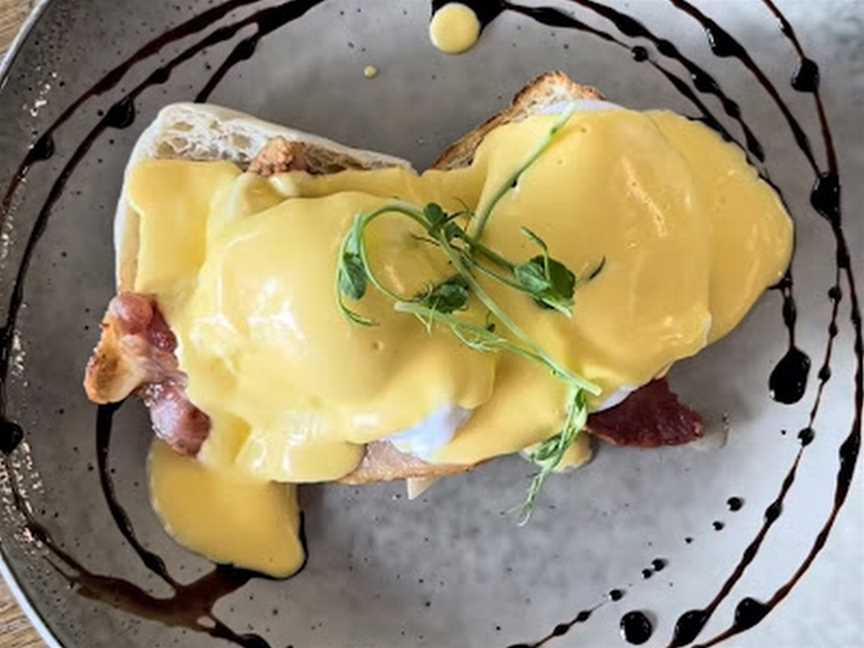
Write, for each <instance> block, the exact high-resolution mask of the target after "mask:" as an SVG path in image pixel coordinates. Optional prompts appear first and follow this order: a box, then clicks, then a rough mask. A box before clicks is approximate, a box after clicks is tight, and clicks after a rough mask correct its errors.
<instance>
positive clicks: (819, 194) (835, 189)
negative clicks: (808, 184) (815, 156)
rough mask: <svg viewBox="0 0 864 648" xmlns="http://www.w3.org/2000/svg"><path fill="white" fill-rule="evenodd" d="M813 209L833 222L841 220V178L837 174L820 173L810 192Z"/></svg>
mask: <svg viewBox="0 0 864 648" xmlns="http://www.w3.org/2000/svg"><path fill="white" fill-rule="evenodd" d="M810 204H811V205H813V209H815V210H816V211H817V212H819V213H820V214H821V215H822V216H824V217H825V218H827V219H828V220H829V221H831V222H839V219H840V178H838V177H837V174H836V173H820V174H819V177H818V178H817V180H816V182H815V183H814V184H813V189H812V191H811V192H810Z"/></svg>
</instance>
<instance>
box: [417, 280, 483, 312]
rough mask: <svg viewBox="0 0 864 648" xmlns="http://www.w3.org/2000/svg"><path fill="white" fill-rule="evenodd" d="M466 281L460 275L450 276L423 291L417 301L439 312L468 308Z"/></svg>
mask: <svg viewBox="0 0 864 648" xmlns="http://www.w3.org/2000/svg"><path fill="white" fill-rule="evenodd" d="M469 294H470V293H469V287H468V282H467V281H465V278H464V277H462V276H461V275H455V276H453V277H450V278H449V279H447V280H446V281H442V282H441V283H439V284H438V285H437V286H434V287H433V288H431V289H430V290H428V291H427V292H426V293H424V294H423V295H422V296H421V297H420V298H419V299H418V300H417V301H418V303H420V304H423V305H424V306H427V307H429V308H431V309H433V310H436V311H438V312H440V313H452V312H453V311H463V310H466V309H467V308H468V297H469Z"/></svg>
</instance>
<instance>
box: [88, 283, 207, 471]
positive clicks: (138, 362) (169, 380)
mask: <svg viewBox="0 0 864 648" xmlns="http://www.w3.org/2000/svg"><path fill="white" fill-rule="evenodd" d="M176 349H177V338H176V337H175V336H174V333H172V332H171V329H170V328H169V327H168V323H167V322H166V321H165V318H164V317H162V313H161V312H160V311H159V307H158V306H157V304H156V300H155V299H154V298H153V297H152V296H150V295H140V294H137V293H130V292H126V293H120V294H119V295H117V296H116V297H115V298H114V299H112V300H111V303H110V304H109V305H108V310H107V312H106V313H105V319H104V320H103V321H102V337H101V339H100V340H99V345H98V346H97V347H96V350H95V351H94V352H93V355H92V356H91V357H90V361H89V362H88V363H87V370H86V372H85V376H84V389H85V390H86V391H87V396H88V397H89V398H90V400H91V401H93V402H94V403H116V402H118V401H121V400H123V399H124V398H127V397H128V396H130V395H131V394H133V393H137V394H138V395H139V396H141V397H142V398H143V399H144V402H145V403H146V405H147V407H148V408H149V410H150V420H151V422H152V423H153V429H154V431H155V432H156V435H157V436H158V437H159V438H160V439H163V440H164V441H166V442H167V443H168V444H169V445H170V446H171V447H172V448H174V449H175V450H176V451H177V452H179V453H181V454H184V455H195V454H197V453H198V450H200V448H201V445H202V444H203V443H204V441H205V440H206V439H207V435H208V434H209V432H210V418H209V417H208V416H207V415H206V414H205V413H204V412H202V411H201V410H199V409H198V408H197V407H195V406H194V405H193V404H192V403H191V402H190V401H189V398H188V397H187V396H186V374H184V373H183V372H182V371H180V369H179V368H178V366H177V357H176V356H175V355H174V351H175V350H176Z"/></svg>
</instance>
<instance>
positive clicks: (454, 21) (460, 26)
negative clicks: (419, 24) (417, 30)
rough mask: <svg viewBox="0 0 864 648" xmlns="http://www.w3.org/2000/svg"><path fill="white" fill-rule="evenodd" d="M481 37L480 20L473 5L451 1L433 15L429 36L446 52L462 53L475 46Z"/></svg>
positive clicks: (434, 43) (435, 44) (433, 42)
mask: <svg viewBox="0 0 864 648" xmlns="http://www.w3.org/2000/svg"><path fill="white" fill-rule="evenodd" d="M479 37H480V21H479V20H478V18H477V14H476V13H474V10H473V9H471V7H469V6H467V5H464V4H462V3H461V2H449V3H447V4H446V5H444V6H443V7H441V8H440V9H439V10H438V11H436V12H435V15H434V16H432V21H431V22H430V23H429V38H430V39H431V40H432V44H433V45H434V46H435V47H437V48H438V49H439V50H440V51H442V52H444V53H445V54H461V53H462V52H467V51H468V50H469V49H471V48H472V47H474V44H475V43H476V42H477V39H478V38H479Z"/></svg>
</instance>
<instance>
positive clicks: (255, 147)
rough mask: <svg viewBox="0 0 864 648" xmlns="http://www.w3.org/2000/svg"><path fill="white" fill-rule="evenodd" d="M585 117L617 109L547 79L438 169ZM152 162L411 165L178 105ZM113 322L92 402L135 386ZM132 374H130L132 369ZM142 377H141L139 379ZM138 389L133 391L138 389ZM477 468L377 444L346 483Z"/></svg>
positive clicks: (166, 113)
mask: <svg viewBox="0 0 864 648" xmlns="http://www.w3.org/2000/svg"><path fill="white" fill-rule="evenodd" d="M574 103H575V104H577V105H578V109H579V110H586V111H588V110H597V109H609V108H613V107H614V105H613V104H609V103H606V102H605V101H603V97H602V95H601V94H600V92H599V91H597V90H596V89H594V88H592V87H589V86H584V85H580V84H578V83H576V82H574V81H573V80H572V79H570V77H568V76H567V75H566V74H564V73H563V72H549V73H546V74H543V75H541V76H539V77H537V78H536V79H534V80H533V81H532V82H531V83H529V84H528V85H527V86H525V87H524V88H523V89H522V90H521V91H520V92H519V93H518V94H517V95H516V96H515V97H514V99H513V103H512V104H511V105H510V106H509V107H508V108H506V109H504V110H502V111H501V112H499V113H498V114H496V115H495V116H493V117H491V118H490V119H488V120H487V121H486V122H484V123H483V124H482V125H480V126H478V127H477V128H475V129H474V130H472V131H471V132H469V133H468V134H466V135H465V136H464V137H462V138H461V139H460V140H459V141H457V142H455V143H454V144H452V145H451V146H450V147H448V148H447V149H446V150H445V151H444V153H443V154H442V155H441V157H439V158H438V160H437V161H436V162H435V164H434V165H433V168H437V169H454V168H459V167H464V166H467V165H469V164H470V163H471V161H472V160H473V158H474V153H475V151H476V150H477V147H478V146H479V145H480V143H481V142H482V141H483V138H484V137H485V136H486V135H487V134H488V133H489V132H490V131H491V130H493V129H494V128H496V127H498V126H500V125H503V124H507V123H510V122H515V121H520V120H522V119H525V118H527V117H530V116H532V115H537V114H558V113H561V112H563V111H565V110H567V109H568V108H569V107H570V106H572V105H573V104H574ZM147 159H187V160H205V161H206V160H231V161H233V162H235V163H236V164H238V165H239V166H240V167H241V168H243V169H246V170H249V171H250V172H254V173H260V174H262V175H271V174H273V173H277V172H280V171H285V170H289V169H291V168H294V169H303V170H306V171H309V172H311V173H334V172H337V171H340V170H344V169H350V168H361V169H374V168H382V167H391V166H402V167H406V168H410V164H409V163H408V162H406V161H405V160H401V159H399V158H395V157H392V156H389V155H385V154H381V153H375V152H371V151H363V150H358V149H353V148H349V147H346V146H344V145H341V144H338V143H336V142H333V141H330V140H327V139H324V138H321V137H318V136H315V135H310V134H307V133H303V132H301V131H297V130H293V129H289V128H285V127H282V126H278V125H276V124H271V123H267V122H264V121H261V120H258V119H255V118H253V117H250V116H248V115H244V114H242V113H238V112H235V111H232V110H228V109H225V108H220V107H217V106H210V105H201V104H174V105H170V106H168V107H166V108H164V109H163V110H162V111H161V112H160V113H159V116H158V117H157V119H156V120H155V121H154V122H153V124H152V125H151V126H150V127H149V128H148V129H147V130H146V131H145V132H144V133H143V134H142V136H141V138H140V139H139V141H138V143H137V145H136V146H135V148H134V150H133V152H132V155H131V157H130V160H129V165H128V167H127V170H126V177H127V180H128V175H129V172H130V170H131V169H132V168H133V167H134V166H135V165H136V164H137V163H138V162H141V161H143V160H147ZM126 192H127V187H126V185H125V183H124V188H123V192H122V194H121V198H120V203H119V207H118V210H117V215H116V220H115V234H114V236H115V238H114V242H115V249H116V255H117V266H116V273H117V287H118V292H122V291H128V290H132V289H133V287H134V285H135V273H136V270H137V255H138V245H139V239H138V227H139V221H138V215H137V214H136V213H135V212H134V210H132V209H131V208H130V207H129V205H128V202H127V200H126ZM114 328H116V327H114V326H112V322H111V320H110V318H108V317H106V320H105V321H104V322H103V336H102V340H101V341H100V344H99V346H98V347H97V349H96V351H95V352H94V356H93V357H94V358H98V360H99V361H98V362H95V363H94V362H92V361H91V363H90V365H88V370H87V375H86V378H85V386H86V388H87V392H88V395H90V396H91V398H92V399H93V400H96V401H98V402H105V401H106V400H116V398H117V395H118V394H119V393H121V392H125V393H126V394H127V395H128V393H129V392H130V391H131V389H130V387H129V386H130V385H132V384H133V383H136V375H137V374H134V375H133V372H135V371H137V369H136V368H135V366H134V362H132V361H130V359H129V358H124V357H123V356H122V355H121V353H122V346H121V345H118V344H117V336H116V334H115V332H114V330H113V329H114ZM130 367H131V368H130ZM139 373H140V372H139ZM132 388H134V385H133V387H132ZM472 467H473V466H470V465H465V466H460V465H445V464H430V463H427V462H425V461H422V460H421V459H418V458H416V457H413V456H411V455H407V454H405V453H402V452H400V451H398V450H397V449H396V448H395V447H394V446H393V445H392V444H391V443H389V442H387V441H379V442H374V443H370V444H369V445H368V446H367V451H366V454H365V456H364V458H363V461H362V462H361V464H360V465H359V466H358V467H357V469H356V470H355V471H354V472H352V473H351V474H350V475H348V476H346V477H345V478H343V479H342V480H341V481H342V482H343V483H348V484H363V483H369V482H377V481H388V480H396V479H406V480H407V481H408V491H409V494H410V495H411V496H416V495H418V494H419V493H420V492H422V491H423V490H425V489H426V488H428V487H429V486H430V485H431V484H432V483H434V481H435V479H436V478H437V477H440V476H444V475H449V474H455V473H460V472H464V471H466V470H470V469H471V468H472Z"/></svg>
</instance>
